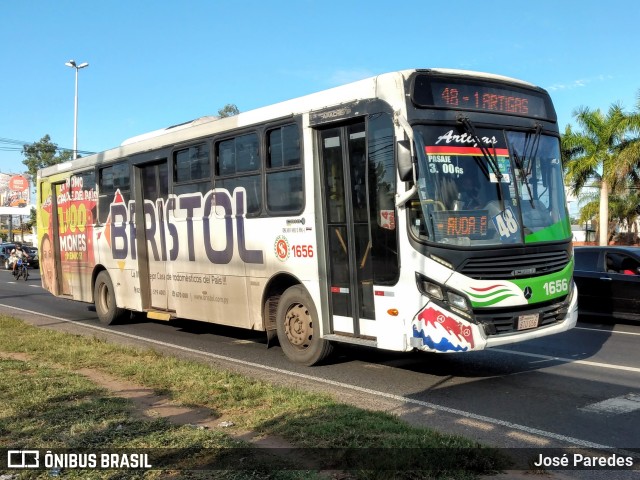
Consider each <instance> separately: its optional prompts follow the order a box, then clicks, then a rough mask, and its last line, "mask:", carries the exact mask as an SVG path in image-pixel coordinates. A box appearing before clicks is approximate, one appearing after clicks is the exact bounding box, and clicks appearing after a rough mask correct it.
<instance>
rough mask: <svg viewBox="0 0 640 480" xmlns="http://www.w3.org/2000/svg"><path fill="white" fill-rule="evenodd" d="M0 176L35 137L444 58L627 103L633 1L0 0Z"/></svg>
mask: <svg viewBox="0 0 640 480" xmlns="http://www.w3.org/2000/svg"><path fill="white" fill-rule="evenodd" d="M0 12H1V13H0V59H1V61H2V68H1V70H0V172H2V173H21V172H24V171H25V169H26V168H25V167H24V165H23V164H22V160H24V157H23V156H22V147H21V145H20V143H33V142H36V141H38V140H40V139H41V138H42V137H43V136H45V135H49V136H50V137H51V141H52V142H53V143H56V144H57V145H58V146H59V147H63V148H69V149H71V148H73V136H74V135H73V134H74V92H75V90H74V89H75V71H74V69H72V68H69V67H67V66H65V62H67V61H69V60H70V59H74V60H75V61H76V62H77V64H80V63H83V62H88V63H89V66H88V67H87V68H84V69H82V70H80V71H79V85H78V89H79V93H78V150H80V151H90V152H99V151H103V150H107V149H110V148H113V147H116V146H118V145H120V144H121V143H122V142H123V141H124V140H125V139H127V138H130V137H133V136H136V135H140V134H143V133H145V132H150V131H153V130H157V129H160V128H164V127H167V126H170V125H175V124H178V123H182V122H185V121H189V120H192V119H195V118H198V117H202V116H205V115H216V114H217V112H218V110H219V109H220V108H222V107H224V106H225V105H226V104H228V103H233V104H235V105H237V107H238V108H239V110H240V111H247V110H251V109H254V108H258V107H261V106H265V105H269V104H272V103H277V102H280V101H283V100H288V99H290V98H294V97H298V96H301V95H306V94H309V93H313V92H316V91H319V90H324V89H327V88H331V87H334V86H337V85H340V84H343V83H348V82H350V81H355V80H360V79H362V78H366V77H369V76H373V75H376V74H380V73H385V72H390V71H395V70H403V69H409V68H433V67H442V68H457V69H467V70H476V71H483V72H490V73H496V74H501V75H506V76H510V77H515V78H519V79H522V80H526V81H528V82H531V83H534V84H536V85H539V86H541V87H543V88H545V89H546V90H548V91H549V93H550V94H551V97H552V100H553V101H554V103H555V106H556V110H557V113H558V121H559V126H560V128H561V130H564V127H565V126H566V125H567V124H575V121H574V118H573V112H574V111H575V109H576V108H578V107H581V106H584V107H589V108H592V109H595V108H600V109H603V110H606V109H608V108H609V106H610V105H611V104H613V103H615V102H619V103H621V104H622V106H623V107H624V109H625V110H627V111H632V110H633V109H634V108H635V107H636V105H637V104H638V101H639V100H640V97H639V94H640V28H638V25H640V5H639V4H638V3H637V0H608V1H606V2H605V1H602V0H598V1H596V0H579V1H575V0H538V1H518V0H510V1H506V0H483V1H477V0H476V1H473V0H458V1H457V2H446V1H443V0H440V1H434V0H415V1H414V0H405V1H403V2H398V1H396V0H388V1H387V0H385V1H383V0H322V1H320V0H297V1H293V0H292V1H286V0H270V1H265V0H259V1H254V0H180V1H168V0H101V1H98V0H79V1H74V0H56V1H49V0H39V1H35V0H0Z"/></svg>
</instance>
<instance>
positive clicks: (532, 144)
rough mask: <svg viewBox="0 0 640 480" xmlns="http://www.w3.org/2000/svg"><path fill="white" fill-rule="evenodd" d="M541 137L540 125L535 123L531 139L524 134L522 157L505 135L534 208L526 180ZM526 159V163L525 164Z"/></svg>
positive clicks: (531, 193) (531, 194) (529, 186)
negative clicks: (528, 152) (528, 151)
mask: <svg viewBox="0 0 640 480" xmlns="http://www.w3.org/2000/svg"><path fill="white" fill-rule="evenodd" d="M541 137H542V125H540V123H537V122H536V124H535V133H534V136H533V140H531V141H530V140H529V139H530V138H531V137H530V135H528V134H527V135H526V137H525V140H524V145H523V147H522V157H520V156H519V155H518V152H516V149H515V148H514V147H513V146H512V145H511V143H510V142H509V137H508V135H507V136H506V137H505V138H506V140H507V146H508V148H509V151H510V152H513V159H514V161H515V162H516V167H518V171H519V172H520V181H521V182H522V183H523V184H524V185H525V186H526V187H527V192H529V203H531V208H533V209H535V208H536V206H535V204H534V202H533V192H532V191H531V185H529V182H527V178H528V177H529V176H530V175H531V170H532V165H533V160H532V159H534V158H535V156H536V154H537V153H538V147H539V146H540V138H541ZM527 150H531V153H530V155H527ZM527 161H528V165H527Z"/></svg>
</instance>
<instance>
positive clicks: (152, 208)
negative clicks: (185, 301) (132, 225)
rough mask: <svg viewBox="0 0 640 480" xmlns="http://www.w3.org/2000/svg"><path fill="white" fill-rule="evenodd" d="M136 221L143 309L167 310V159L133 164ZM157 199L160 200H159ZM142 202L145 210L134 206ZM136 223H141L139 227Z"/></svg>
mask: <svg viewBox="0 0 640 480" xmlns="http://www.w3.org/2000/svg"><path fill="white" fill-rule="evenodd" d="M135 167H136V168H135V170H134V172H135V175H136V185H140V186H141V188H136V189H135V201H136V209H135V222H136V249H137V257H138V275H139V276H140V294H141V296H142V308H143V309H144V310H167V309H169V308H170V306H169V304H168V298H169V297H168V295H167V278H166V277H167V251H166V248H165V243H166V239H165V232H164V224H165V221H164V218H165V212H164V210H163V205H164V202H163V201H162V200H166V199H167V196H168V193H169V177H168V170H167V161H166V160H161V161H156V162H153V163H147V164H143V165H136V166H135ZM159 200H160V201H159ZM138 205H144V210H142V209H139V208H137V206H138ZM138 226H143V228H140V227H138Z"/></svg>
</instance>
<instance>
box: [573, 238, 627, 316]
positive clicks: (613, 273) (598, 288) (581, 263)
mask: <svg viewBox="0 0 640 480" xmlns="http://www.w3.org/2000/svg"><path fill="white" fill-rule="evenodd" d="M574 253H575V262H576V263H575V269H574V272H573V278H574V280H575V282H576V285H577V286H578V313H579V314H580V315H595V316H606V317H613V318H620V319H625V320H640V247H576V248H575V249H574Z"/></svg>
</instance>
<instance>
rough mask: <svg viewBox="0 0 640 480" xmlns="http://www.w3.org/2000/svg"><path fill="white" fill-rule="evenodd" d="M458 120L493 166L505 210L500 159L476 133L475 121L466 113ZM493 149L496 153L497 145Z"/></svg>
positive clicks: (483, 169)
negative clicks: (472, 121)
mask: <svg viewBox="0 0 640 480" xmlns="http://www.w3.org/2000/svg"><path fill="white" fill-rule="evenodd" d="M457 120H458V122H459V123H460V124H462V126H463V127H464V130H465V132H467V133H468V134H469V135H470V136H471V138H472V139H473V140H474V141H475V142H476V144H477V145H478V146H479V147H480V151H481V152H482V155H483V156H484V158H485V159H486V160H487V163H488V164H489V166H490V167H491V171H492V172H493V174H494V175H495V177H496V180H497V181H498V199H499V200H500V209H501V210H504V196H503V194H502V178H503V175H502V172H501V171H500V165H499V164H498V159H497V158H496V156H495V155H493V154H492V153H491V151H490V150H489V148H487V146H486V145H485V144H484V142H483V141H482V139H481V138H480V137H479V136H478V134H477V133H476V129H475V128H474V127H473V123H471V120H469V117H466V116H464V115H458V118H457ZM493 151H494V153H495V146H494V147H493ZM474 158H476V159H477V157H474ZM478 164H479V165H480V167H481V168H482V171H483V173H484V174H485V175H486V176H487V179H489V171H488V170H487V167H486V166H485V165H484V164H482V162H480V161H478Z"/></svg>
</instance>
